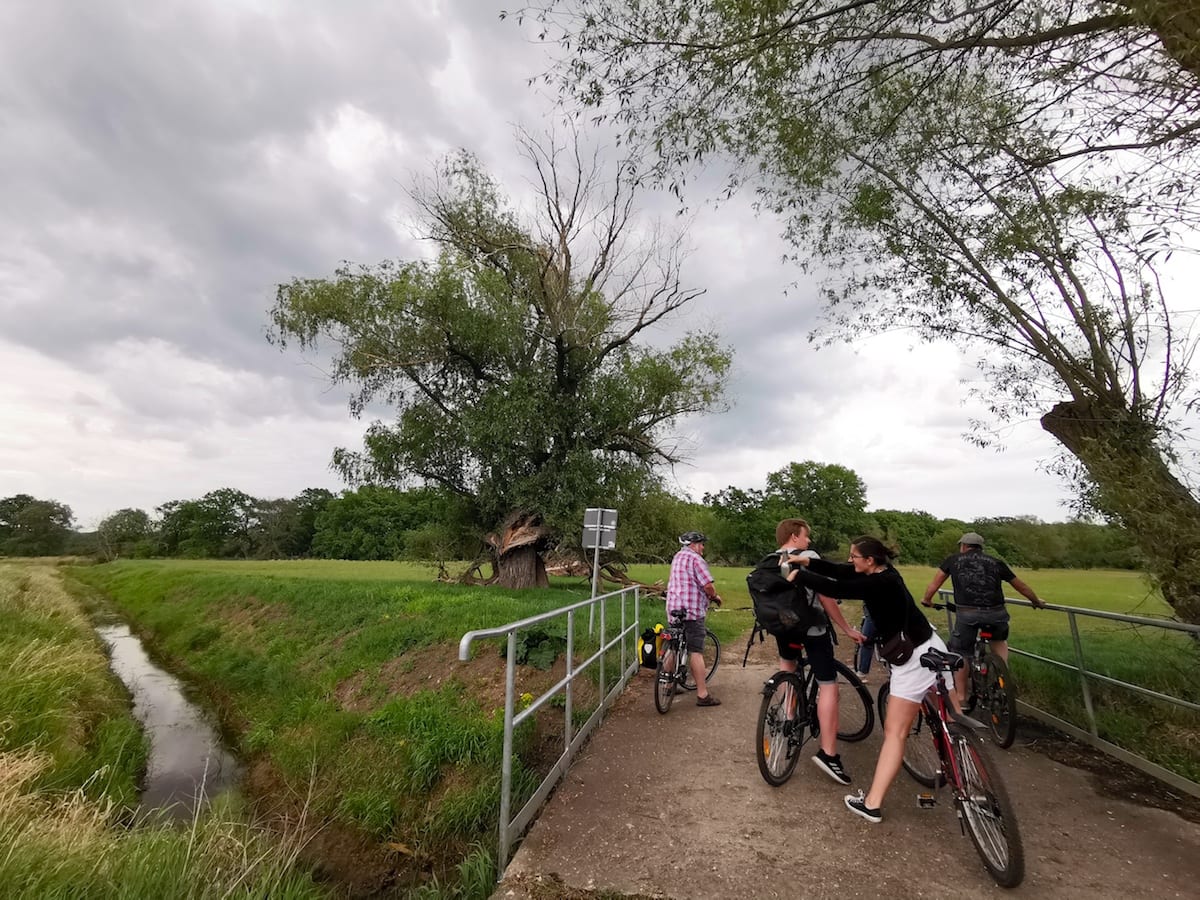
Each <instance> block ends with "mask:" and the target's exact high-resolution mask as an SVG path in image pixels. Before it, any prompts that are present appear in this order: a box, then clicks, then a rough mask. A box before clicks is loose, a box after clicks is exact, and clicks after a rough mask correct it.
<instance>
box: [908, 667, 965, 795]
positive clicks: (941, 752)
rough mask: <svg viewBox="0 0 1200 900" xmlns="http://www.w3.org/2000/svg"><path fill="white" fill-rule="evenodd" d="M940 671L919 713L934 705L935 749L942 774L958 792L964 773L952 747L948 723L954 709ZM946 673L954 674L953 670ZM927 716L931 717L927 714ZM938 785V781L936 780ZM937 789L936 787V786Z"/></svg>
mask: <svg viewBox="0 0 1200 900" xmlns="http://www.w3.org/2000/svg"><path fill="white" fill-rule="evenodd" d="M941 674H942V673H940V672H938V673H937V676H938V677H937V678H936V679H935V680H934V682H933V687H931V688H930V689H929V690H928V691H927V692H926V694H925V699H924V701H923V702H922V703H921V710H920V712H918V713H917V715H925V713H926V709H928V708H930V707H932V709H933V711H934V712H935V713H936V719H937V721H936V724H935V723H934V722H930V723H929V724H930V734H931V736H932V739H933V746H934V749H935V750H936V751H937V755H938V759H940V760H941V761H942V773H941V774H942V776H943V777H944V778H945V779H946V782H947V783H948V784H950V785H951V786H952V787H953V788H954V789H955V791H956V792H961V791H962V785H963V775H962V770H961V768H960V766H959V761H958V754H956V753H955V752H954V751H953V750H952V749H951V741H950V729H949V728H948V727H947V723H949V722H950V721H952V720H953V718H954V711H953V707H952V705H951V703H950V692H949V689H948V688H947V687H946V683H945V681H943V680H942V677H941ZM946 674H949V675H952V674H953V673H952V672H948V673H946ZM926 718H927V719H928V718H930V717H928V716H926ZM947 763H949V764H950V765H949V768H950V769H951V771H949V772H947V771H946V767H947V766H946V764H947ZM934 784H935V785H936V784H937V782H936V781H935V782H934ZM935 790H936V787H935Z"/></svg>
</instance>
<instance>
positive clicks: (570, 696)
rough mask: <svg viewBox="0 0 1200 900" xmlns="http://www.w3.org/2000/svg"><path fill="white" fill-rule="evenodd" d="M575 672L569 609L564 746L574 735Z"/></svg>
mask: <svg viewBox="0 0 1200 900" xmlns="http://www.w3.org/2000/svg"><path fill="white" fill-rule="evenodd" d="M574 672H575V610H573V609H572V610H570V611H569V612H568V613H567V671H566V677H567V686H566V688H565V689H564V691H563V692H564V693H565V694H566V698H567V702H566V703H564V704H563V710H564V715H565V716H566V721H564V722H563V735H564V737H565V739H566V744H565V745H564V746H565V747H570V746H571V738H572V737H574V733H573V730H572V728H571V722H572V719H571V707H572V706H574V703H573V702H572V701H573V700H574V689H575V679H574V678H572V677H571V676H572V675H573V674H574Z"/></svg>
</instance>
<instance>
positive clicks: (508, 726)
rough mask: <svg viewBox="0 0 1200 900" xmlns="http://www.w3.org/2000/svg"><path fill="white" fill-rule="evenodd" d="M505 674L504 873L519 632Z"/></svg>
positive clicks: (499, 862)
mask: <svg viewBox="0 0 1200 900" xmlns="http://www.w3.org/2000/svg"><path fill="white" fill-rule="evenodd" d="M506 662H507V664H508V665H507V666H506V667H505V673H504V758H503V759H502V760H501V762H500V855H499V857H498V858H497V863H496V864H497V866H499V867H500V870H501V871H503V870H504V867H505V866H506V865H508V851H509V848H510V846H511V844H512V841H511V840H510V838H509V834H508V828H509V824H510V822H511V821H512V820H511V819H510V818H509V813H510V812H511V807H512V753H513V689H514V685H515V683H516V673H517V632H516V631H515V630H513V631H510V632H509V633H508V659H507V660H506Z"/></svg>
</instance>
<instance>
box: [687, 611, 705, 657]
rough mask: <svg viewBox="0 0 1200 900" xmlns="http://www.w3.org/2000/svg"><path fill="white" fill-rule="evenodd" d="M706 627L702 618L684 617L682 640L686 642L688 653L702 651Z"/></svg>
mask: <svg viewBox="0 0 1200 900" xmlns="http://www.w3.org/2000/svg"><path fill="white" fill-rule="evenodd" d="M707 633H708V628H707V627H705V625H704V620H703V619H685V620H684V623H683V642H684V643H685V644H687V649H688V653H703V652H704V636H705V635H706V634H707Z"/></svg>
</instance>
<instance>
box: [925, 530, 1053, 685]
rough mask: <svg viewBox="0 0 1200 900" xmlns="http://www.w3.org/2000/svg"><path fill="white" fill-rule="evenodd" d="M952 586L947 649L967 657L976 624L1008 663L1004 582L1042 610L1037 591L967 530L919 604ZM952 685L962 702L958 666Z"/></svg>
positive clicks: (976, 634)
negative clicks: (954, 610) (947, 584)
mask: <svg viewBox="0 0 1200 900" xmlns="http://www.w3.org/2000/svg"><path fill="white" fill-rule="evenodd" d="M947 578H949V579H951V583H952V584H953V585H954V605H955V606H956V607H958V614H957V616H956V617H955V620H954V633H953V634H952V635H950V640H949V642H948V646H949V649H951V650H953V651H954V652H955V653H961V654H963V655H964V656H970V655H971V653H972V652H973V651H974V649H975V641H976V640H977V639H978V637H979V627H980V626H981V625H982V626H987V627H989V628H990V630H991V632H992V649H993V650H995V651H996V653H997V654H998V655H999V656H1000V658H1001V659H1003V660H1004V661H1005V662H1006V663H1007V662H1008V621H1009V615H1008V610H1007V609H1005V608H1004V585H1003V582H1005V581H1007V582H1008V583H1009V584H1011V585H1012V586H1013V589H1014V590H1016V591H1018V592H1019V593H1020V594H1022V595H1024V597H1025V598H1026V599H1027V600H1028V601H1029V602H1030V603H1032V604H1033V606H1034V608H1035V609H1043V608H1044V607H1045V606H1046V604H1045V602H1044V601H1043V600H1042V599H1041V598H1040V597H1038V595H1037V593H1036V592H1035V591H1034V590H1033V588H1031V587H1030V586H1029V585H1027V584H1026V583H1025V582H1023V581H1022V580H1021V579H1020V578H1018V577H1017V576H1016V575H1014V574H1013V570H1012V569H1010V568H1009V567H1008V563H1006V562H1003V561H1002V560H999V559H996V558H995V557H994V556H988V555H987V554H986V553H984V552H983V536H982V535H980V534H977V533H976V532H974V531H968V532H967V533H966V534H964V535H963V536H962V537H960V538H959V539H958V552H957V553H953V554H951V555H950V556H947V557H946V558H945V559H944V560H942V563H941V565H939V566H938V570H937V572H936V573H935V574H934V576H933V581H931V582H929V587H927V588H925V596H924V597H922V598H921V603H923V604H924V605H925V606H933V595H934V594H936V593H937V592H938V588H940V587H941V586H942V585H943V584H944V583H945V581H946V579H947ZM954 685H955V688H956V689H957V691H958V699H959V701H960V702H965V701H966V692H967V672H966V669H965V668H963V669H959V670H958V671H957V672H955V673H954Z"/></svg>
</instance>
